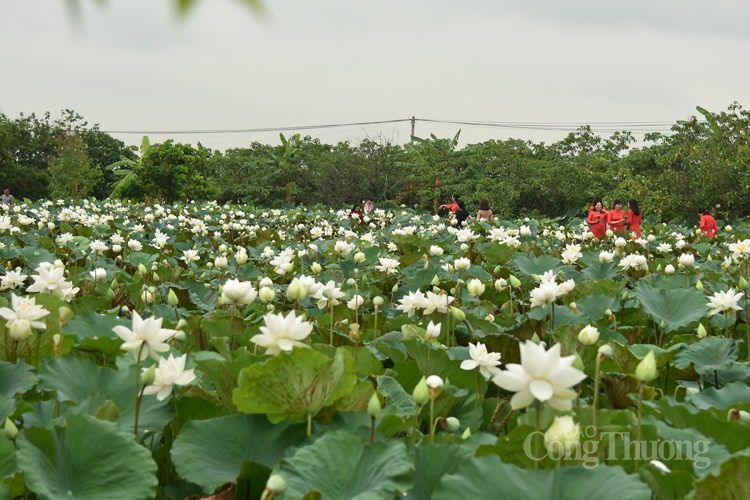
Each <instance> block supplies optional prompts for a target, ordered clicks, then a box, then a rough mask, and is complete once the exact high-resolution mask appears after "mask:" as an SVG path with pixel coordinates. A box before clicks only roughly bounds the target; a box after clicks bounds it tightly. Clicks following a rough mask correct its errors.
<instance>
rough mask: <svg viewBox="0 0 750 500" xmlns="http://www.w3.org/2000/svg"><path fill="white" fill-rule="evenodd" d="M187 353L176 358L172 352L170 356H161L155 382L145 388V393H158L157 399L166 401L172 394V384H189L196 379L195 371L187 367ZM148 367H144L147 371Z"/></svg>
mask: <svg viewBox="0 0 750 500" xmlns="http://www.w3.org/2000/svg"><path fill="white" fill-rule="evenodd" d="M185 361H187V354H183V355H182V356H180V357H179V358H175V357H174V355H172V354H170V355H169V358H159V365H158V366H157V367H156V372H155V373H154V383H153V384H151V385H147V386H146V388H145V389H143V394H145V395H147V396H149V395H152V394H156V399H158V400H159V401H164V400H165V399H167V398H168V397H169V395H170V394H172V386H175V385H187V384H189V383H190V382H192V381H193V380H195V372H194V371H193V370H192V369H190V370H186V369H185ZM146 370H148V368H143V371H144V372H145V371H146Z"/></svg>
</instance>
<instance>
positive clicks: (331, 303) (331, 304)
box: [329, 301, 333, 345]
mask: <svg viewBox="0 0 750 500" xmlns="http://www.w3.org/2000/svg"><path fill="white" fill-rule="evenodd" d="M329 304H330V306H331V345H333V301H330V302H329Z"/></svg>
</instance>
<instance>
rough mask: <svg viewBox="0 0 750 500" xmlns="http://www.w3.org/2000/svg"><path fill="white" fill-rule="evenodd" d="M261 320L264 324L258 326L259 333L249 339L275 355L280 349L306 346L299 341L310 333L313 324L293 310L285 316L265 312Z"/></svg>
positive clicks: (287, 350) (285, 349)
mask: <svg viewBox="0 0 750 500" xmlns="http://www.w3.org/2000/svg"><path fill="white" fill-rule="evenodd" d="M263 321H264V322H265V326H261V327H260V331H261V334H260V335H256V336H254V337H253V338H251V339H250V341H251V342H253V343H255V344H258V345H259V346H261V347H265V348H266V354H270V355H274V356H275V355H276V354H279V353H280V352H281V351H284V352H291V351H292V349H294V347H307V345H306V344H304V343H302V342H301V341H302V340H305V339H306V338H307V336H308V335H310V333H311V332H312V329H313V325H312V323H309V322H307V321H305V320H304V318H303V317H302V316H297V315H296V314H295V312H294V311H290V312H289V314H287V315H286V317H284V315H283V314H266V315H265V316H263Z"/></svg>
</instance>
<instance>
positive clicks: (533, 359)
mask: <svg viewBox="0 0 750 500" xmlns="http://www.w3.org/2000/svg"><path fill="white" fill-rule="evenodd" d="M573 361H575V356H566V357H564V358H561V357H560V344H555V345H553V346H552V347H551V348H550V349H549V351H545V350H544V346H542V345H537V344H535V343H534V342H532V341H531V340H527V341H526V343H524V344H521V364H520V365H519V364H516V363H510V364H508V365H506V368H507V369H506V370H503V371H501V372H500V373H499V374H497V375H495V376H494V377H493V378H492V381H493V382H494V383H495V384H496V385H498V386H499V387H501V388H503V389H505V390H506V391H511V392H515V395H513V397H512V398H511V400H510V404H511V407H512V408H513V409H520V408H526V407H527V406H529V405H530V404H531V403H532V402H533V401H534V399H537V400H539V401H541V402H543V403H544V402H546V403H549V405H550V406H552V407H553V408H555V409H557V410H560V411H570V409H571V407H572V405H571V400H572V399H573V398H575V397H576V393H575V392H574V391H572V390H570V389H569V387H572V386H574V385H576V384H577V383H579V382H581V381H582V380H583V379H585V378H586V375H585V374H584V373H583V372H581V371H580V370H577V369H576V368H573V366H572V365H573Z"/></svg>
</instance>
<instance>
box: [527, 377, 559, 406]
mask: <svg viewBox="0 0 750 500" xmlns="http://www.w3.org/2000/svg"><path fill="white" fill-rule="evenodd" d="M529 391H531V394H533V395H534V397H535V398H537V399H538V400H539V401H547V400H548V399H549V398H551V397H552V395H553V394H554V392H553V390H552V384H550V383H549V382H547V381H546V380H532V381H531V383H530V384H529Z"/></svg>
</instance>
